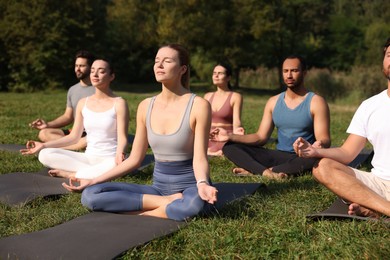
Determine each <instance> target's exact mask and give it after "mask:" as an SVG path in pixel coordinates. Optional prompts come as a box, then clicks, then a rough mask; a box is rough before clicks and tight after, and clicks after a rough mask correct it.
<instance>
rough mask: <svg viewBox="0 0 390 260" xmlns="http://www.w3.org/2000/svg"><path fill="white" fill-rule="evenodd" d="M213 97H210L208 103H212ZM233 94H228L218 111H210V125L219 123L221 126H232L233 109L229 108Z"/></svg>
mask: <svg viewBox="0 0 390 260" xmlns="http://www.w3.org/2000/svg"><path fill="white" fill-rule="evenodd" d="M214 95H215V93H213V95H212V96H211V98H210V100H209V102H210V104H212V103H213V100H214ZM232 95H233V92H231V93H230V94H229V96H228V97H227V99H226V101H225V103H224V104H223V105H222V107H221V108H220V109H219V110H218V111H212V114H211V122H212V123H221V124H233V107H232V106H230V100H231V98H232Z"/></svg>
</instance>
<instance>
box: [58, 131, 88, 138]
mask: <svg viewBox="0 0 390 260" xmlns="http://www.w3.org/2000/svg"><path fill="white" fill-rule="evenodd" d="M61 130H62V132H64V135H68V134H70V132H71V131H72V129H61ZM86 135H87V133H86V132H85V131H83V134H82V135H81V137H84V136H86Z"/></svg>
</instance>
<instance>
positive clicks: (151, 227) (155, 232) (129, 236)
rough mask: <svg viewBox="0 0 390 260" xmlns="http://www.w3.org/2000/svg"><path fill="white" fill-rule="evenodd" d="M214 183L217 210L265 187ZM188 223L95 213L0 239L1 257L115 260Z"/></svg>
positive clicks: (249, 184)
mask: <svg viewBox="0 0 390 260" xmlns="http://www.w3.org/2000/svg"><path fill="white" fill-rule="evenodd" d="M215 186H216V187H217V189H218V190H219V193H218V197H219V203H217V205H216V208H217V209H221V208H222V207H223V206H224V205H226V204H227V203H229V202H231V201H234V200H236V199H239V198H242V197H243V196H246V195H250V194H253V193H254V192H255V191H256V190H257V189H258V188H260V187H264V185H262V184H260V183H217V184H215ZM185 225H187V223H186V222H176V221H173V220H167V219H160V218H154V217H148V216H138V215H121V214H114V213H105V212H92V213H89V214H86V215H84V216H81V217H78V218H76V219H73V220H71V221H68V222H65V223H63V224H60V225H58V226H55V227H51V228H48V229H44V230H41V231H36V232H32V233H28V234H22V235H14V236H10V237H6V238H3V239H0V259H63V260H66V259H72V260H75V259H104V260H105V259H112V258H114V257H117V256H119V255H121V254H122V253H123V252H125V251H127V250H128V249H130V248H132V247H135V246H139V245H142V244H144V243H146V242H148V241H150V240H152V239H156V238H159V237H162V236H166V235H168V234H170V233H173V232H175V231H177V230H179V229H180V228H183V227H184V226H185Z"/></svg>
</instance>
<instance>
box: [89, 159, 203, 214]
mask: <svg viewBox="0 0 390 260" xmlns="http://www.w3.org/2000/svg"><path fill="white" fill-rule="evenodd" d="M178 192H182V193H183V198H181V199H177V200H174V201H172V202H171V203H170V204H168V205H167V207H166V214H167V216H168V218H170V219H174V220H178V221H182V220H185V219H186V218H189V217H192V216H195V215H197V214H198V213H199V212H201V211H202V209H203V206H204V204H205V202H204V201H203V200H202V199H201V198H200V197H199V194H198V188H197V187H196V180H195V176H194V172H193V168H192V160H188V161H181V162H158V161H156V163H155V168H154V172H153V185H152V186H150V185H141V184H134V183H119V182H107V183H101V184H97V185H93V186H90V187H87V188H86V189H85V190H84V191H83V193H82V196H81V202H82V204H83V205H84V206H86V207H88V208H89V209H91V210H94V211H108V212H131V211H140V210H142V209H143V205H142V198H143V195H144V194H151V195H159V196H166V195H171V194H174V193H178Z"/></svg>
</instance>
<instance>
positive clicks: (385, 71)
mask: <svg viewBox="0 0 390 260" xmlns="http://www.w3.org/2000/svg"><path fill="white" fill-rule="evenodd" d="M382 72H383V75H385V77H386V79H387V80H390V68H387V69H385V68H383V69H382Z"/></svg>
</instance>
